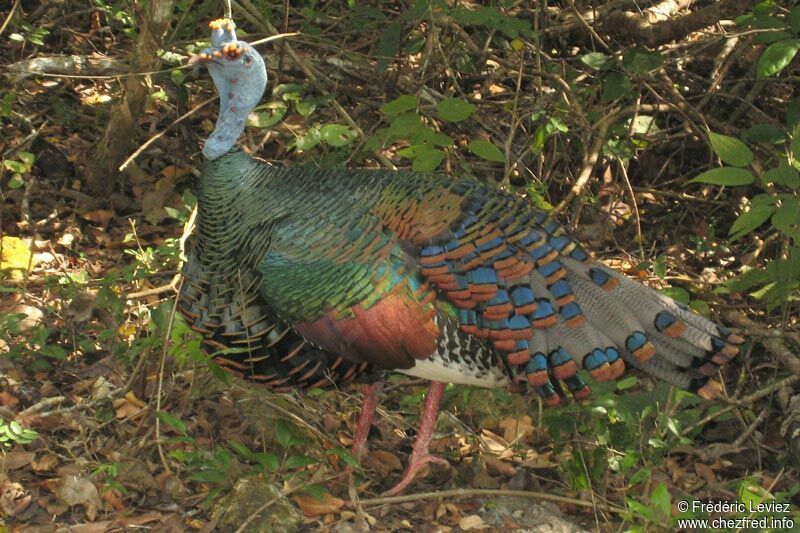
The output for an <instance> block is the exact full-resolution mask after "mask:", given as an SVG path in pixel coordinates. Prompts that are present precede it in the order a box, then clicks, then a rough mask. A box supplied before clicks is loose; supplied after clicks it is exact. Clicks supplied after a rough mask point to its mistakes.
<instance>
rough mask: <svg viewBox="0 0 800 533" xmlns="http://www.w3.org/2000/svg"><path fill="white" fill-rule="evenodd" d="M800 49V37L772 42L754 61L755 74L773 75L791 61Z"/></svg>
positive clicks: (761, 75)
mask: <svg viewBox="0 0 800 533" xmlns="http://www.w3.org/2000/svg"><path fill="white" fill-rule="evenodd" d="M798 50H800V39H786V40H783V41H778V42H777V43H772V44H771V45H769V46H768V47H767V49H766V50H764V53H763V54H761V57H759V58H758V62H757V63H756V74H758V76H759V77H761V78H766V77H768V76H773V75H775V74H777V73H778V72H780V71H781V70H783V69H784V68H786V66H787V65H788V64H789V63H791V61H792V59H794V56H795V55H796V54H797V51H798Z"/></svg>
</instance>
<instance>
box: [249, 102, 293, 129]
mask: <svg viewBox="0 0 800 533" xmlns="http://www.w3.org/2000/svg"><path fill="white" fill-rule="evenodd" d="M261 109H263V110H264V111H260V110H261ZM288 110H289V106H287V105H286V102H269V103H268V104H266V105H264V106H259V108H258V109H257V110H256V111H255V112H253V113H250V115H248V117H247V125H248V126H253V127H255V128H269V127H272V126H274V125H275V124H277V123H278V122H280V121H281V119H282V118H283V117H284V116H285V115H286V112H287V111H288Z"/></svg>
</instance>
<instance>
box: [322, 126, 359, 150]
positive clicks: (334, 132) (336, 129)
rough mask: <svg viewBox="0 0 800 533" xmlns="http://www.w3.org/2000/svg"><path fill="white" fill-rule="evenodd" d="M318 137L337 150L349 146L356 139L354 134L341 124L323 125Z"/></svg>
mask: <svg viewBox="0 0 800 533" xmlns="http://www.w3.org/2000/svg"><path fill="white" fill-rule="evenodd" d="M320 135H321V137H322V140H323V141H325V142H326V143H328V144H329V145H331V146H334V147H337V148H338V147H340V146H345V145H348V144H350V143H351V142H353V139H355V138H356V132H354V131H353V130H351V129H350V128H348V127H347V126H342V125H341V124H326V125H324V126H323V127H322V129H321V130H320Z"/></svg>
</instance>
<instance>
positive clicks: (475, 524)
mask: <svg viewBox="0 0 800 533" xmlns="http://www.w3.org/2000/svg"><path fill="white" fill-rule="evenodd" d="M458 527H460V528H461V529H463V530H464V531H472V530H475V529H486V524H484V523H483V518H481V517H480V516H479V515H476V514H471V515H469V516H465V517H464V518H462V519H461V520H459V521H458Z"/></svg>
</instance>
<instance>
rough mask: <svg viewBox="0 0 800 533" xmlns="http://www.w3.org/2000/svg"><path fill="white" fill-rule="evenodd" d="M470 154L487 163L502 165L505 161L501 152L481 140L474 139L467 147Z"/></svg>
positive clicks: (494, 146) (489, 143)
mask: <svg viewBox="0 0 800 533" xmlns="http://www.w3.org/2000/svg"><path fill="white" fill-rule="evenodd" d="M467 148H468V149H469V151H470V152H472V153H473V154H475V155H477V156H478V157H480V158H482V159H486V160H487V161H497V162H498V163H502V162H504V161H505V160H506V158H505V156H504V155H503V152H501V151H500V148H498V147H497V146H496V145H494V144H492V143H491V142H489V141H485V140H483V139H475V140H473V141H470V143H469V144H468V145H467Z"/></svg>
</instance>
